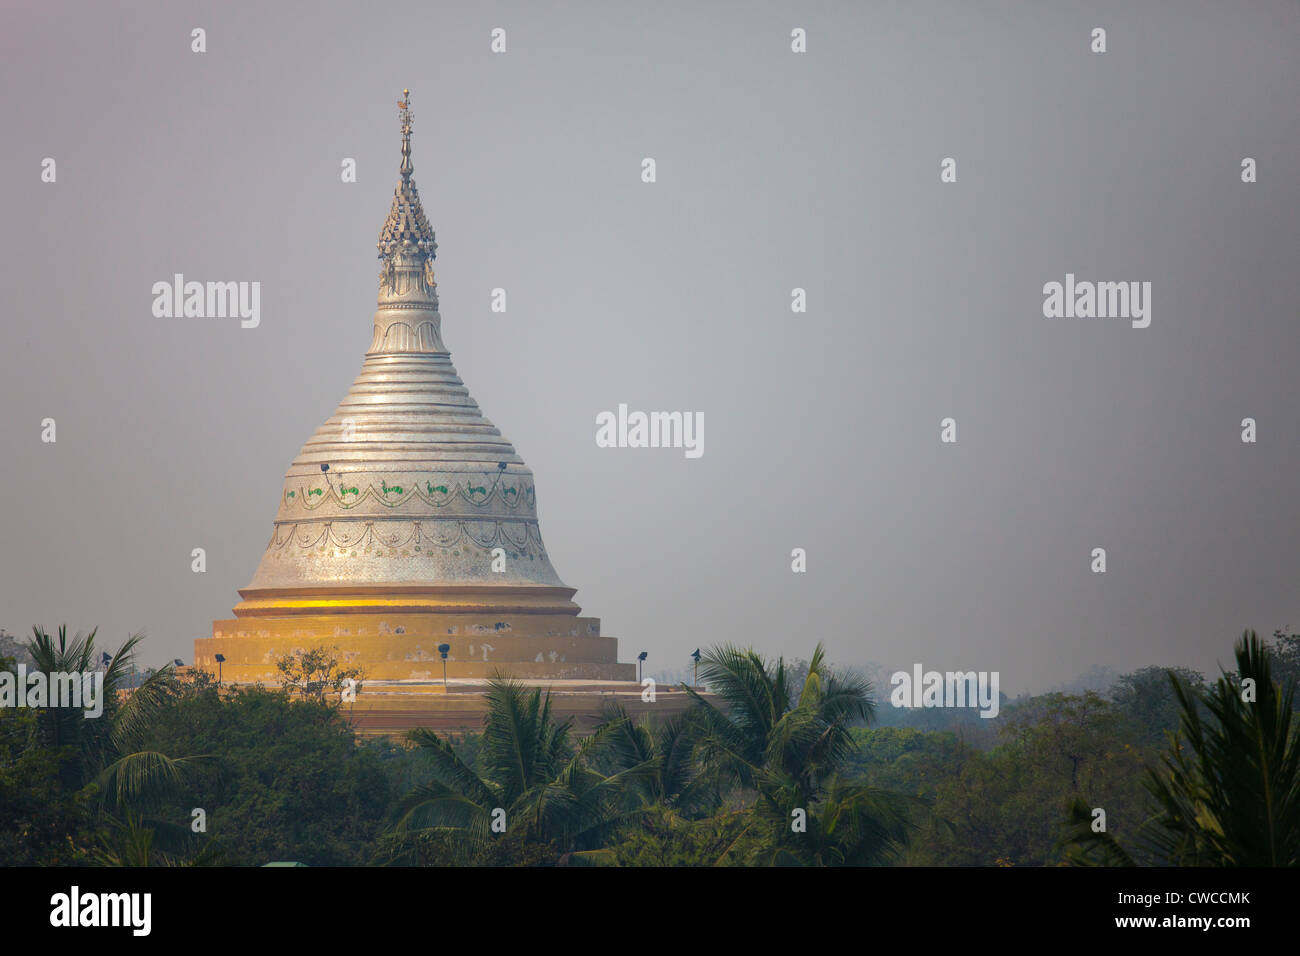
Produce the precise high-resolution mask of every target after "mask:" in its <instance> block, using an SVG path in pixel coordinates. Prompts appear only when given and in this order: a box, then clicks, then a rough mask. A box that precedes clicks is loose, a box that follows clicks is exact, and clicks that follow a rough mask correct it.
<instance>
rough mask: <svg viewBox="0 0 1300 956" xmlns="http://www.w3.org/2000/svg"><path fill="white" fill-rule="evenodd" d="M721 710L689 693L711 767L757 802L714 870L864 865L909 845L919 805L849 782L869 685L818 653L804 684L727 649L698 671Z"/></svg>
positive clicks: (747, 653)
mask: <svg viewBox="0 0 1300 956" xmlns="http://www.w3.org/2000/svg"><path fill="white" fill-rule="evenodd" d="M700 674H701V677H702V678H703V680H704V683H705V685H706V686H707V687H708V689H709V690H710V691H711V692H712V694H713V695H715V696H716V698H717V699H718V701H719V703H717V704H715V703H714V702H713V701H712V700H710V699H709V698H706V697H704V696H703V695H701V694H699V693H697V692H696V691H694V690H691V689H689V688H688V691H689V692H690V693H691V695H692V696H693V697H695V699H696V707H695V709H694V710H693V711H692V713H691V719H692V721H693V723H694V727H695V731H694V732H695V733H696V735H697V738H698V740H699V742H700V748H701V755H702V758H703V759H704V760H705V762H717V764H718V766H719V767H720V768H721V769H722V771H723V772H724V773H726V774H728V775H729V776H730V777H731V778H732V779H733V780H734V781H735V783H737V784H738V785H739V786H740V787H742V788H744V789H747V790H751V791H753V792H754V794H755V802H754V803H753V805H752V806H751V807H750V808H749V809H748V811H747V812H748V814H749V823H748V825H747V826H746V827H745V829H744V830H743V832H742V833H741V835H740V837H739V838H738V839H737V840H736V841H735V842H734V843H733V845H732V847H731V848H730V849H729V850H728V851H727V852H725V853H724V854H723V856H722V857H720V858H719V861H718V862H728V861H740V862H750V863H765V864H773V863H781V864H786V863H791V864H804V865H837V864H853V865H867V864H874V863H882V862H885V861H887V860H888V859H889V858H890V857H891V856H892V855H893V854H894V853H896V852H897V851H899V850H901V848H902V847H903V846H904V845H905V844H906V842H907V840H908V838H909V836H910V833H911V831H912V823H911V818H912V810H913V804H914V803H915V801H913V800H910V799H909V798H906V797H903V796H901V795H898V794H893V793H890V792H887V791H882V790H878V789H875V788H872V787H866V786H862V785H858V784H851V783H847V782H845V781H843V780H842V779H841V778H840V776H839V771H840V770H841V769H842V768H843V767H844V766H845V764H846V762H847V758H848V757H849V756H850V755H851V754H852V753H853V751H854V749H855V748H856V744H855V743H854V741H853V737H852V735H851V733H850V728H851V727H852V726H853V725H854V723H856V722H860V721H867V720H869V719H870V718H871V717H872V716H873V715H874V708H873V704H872V700H871V685H870V684H869V683H868V682H867V681H865V680H863V679H862V678H860V677H857V676H856V675H852V674H849V675H843V674H837V673H835V672H834V671H833V670H832V669H831V668H830V666H829V664H828V663H827V662H826V656H825V652H824V650H823V648H822V646H821V645H820V644H818V645H817V648H816V650H815V651H814V652H813V656H812V659H811V660H810V661H809V663H808V672H807V674H806V676H805V677H804V680H803V684H802V686H801V687H799V688H797V690H798V693H797V695H796V694H795V693H794V691H795V690H796V688H794V687H792V686H790V685H791V681H790V677H789V672H788V670H787V668H786V666H785V662H784V660H777V662H776V663H775V664H769V663H768V662H766V661H764V660H763V658H761V657H760V656H759V655H758V654H756V653H755V652H754V651H752V650H740V649H738V648H735V647H732V646H722V647H719V648H716V649H714V650H711V651H710V652H709V654H708V655H707V656H706V657H704V658H702V659H701V661H700Z"/></svg>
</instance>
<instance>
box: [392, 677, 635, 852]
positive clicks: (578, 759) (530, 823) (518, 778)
mask: <svg viewBox="0 0 1300 956" xmlns="http://www.w3.org/2000/svg"><path fill="white" fill-rule="evenodd" d="M487 703H488V713H487V716H486V718H485V720H484V726H483V735H482V737H481V739H480V741H479V751H478V761H477V763H478V766H477V768H476V767H471V766H470V765H469V764H467V763H466V762H465V761H464V760H463V759H462V757H461V755H460V754H458V753H457V752H456V748H455V746H454V745H453V744H452V743H451V742H450V741H448V740H446V739H444V738H442V737H439V736H438V735H437V734H435V733H433V732H432V731H429V730H424V729H420V730H413V731H411V732H410V734H409V735H408V736H409V739H410V740H411V741H412V742H414V743H415V744H417V745H418V746H419V747H420V748H422V749H423V751H424V753H425V754H426V755H427V756H428V757H429V759H430V761H431V764H432V769H433V779H432V780H430V781H429V782H427V783H425V784H423V785H422V786H419V787H416V788H415V789H414V790H412V791H411V792H410V793H409V794H407V795H406V797H405V798H403V799H402V800H401V801H399V803H398V804H397V807H396V809H395V811H394V814H393V828H392V832H391V834H390V837H391V840H390V846H389V848H388V852H389V854H390V858H394V859H396V858H398V857H399V855H400V854H398V853H397V852H396V851H395V849H394V845H396V846H400V837H401V835H402V834H412V835H415V836H416V838H417V840H419V841H422V842H423V844H424V845H425V846H426V847H427V846H429V845H433V846H436V847H443V846H446V847H454V848H455V853H454V856H453V860H454V862H459V863H469V864H473V863H484V862H487V863H491V864H497V863H501V862H504V861H506V860H511V861H517V860H519V859H520V858H521V857H522V858H525V859H528V860H531V861H533V862H539V861H541V860H544V859H547V858H548V854H549V859H550V860H551V861H552V862H554V861H556V859H557V858H558V856H559V855H560V854H562V853H569V852H572V851H575V850H587V849H593V848H595V847H596V846H598V845H599V842H600V839H601V837H602V836H603V835H605V834H607V833H608V832H610V831H611V830H612V829H613V828H614V827H616V826H617V824H618V822H619V821H620V819H622V817H623V816H624V815H625V812H626V811H625V810H624V809H623V805H622V804H623V796H624V793H625V788H626V787H629V786H635V785H638V784H639V783H640V782H642V781H644V780H645V779H647V778H649V777H650V776H651V774H652V773H653V765H652V762H651V761H648V760H647V761H643V762H640V763H637V764H635V765H633V766H630V767H624V768H622V769H619V770H617V771H615V772H613V773H610V774H603V773H601V772H600V771H598V770H597V769H596V764H597V762H598V761H597V759H596V758H597V755H598V753H599V752H600V750H601V749H602V748H604V747H606V746H608V744H609V741H610V740H611V739H612V738H613V737H614V736H615V733H616V731H615V729H614V727H612V726H609V727H606V728H603V729H601V730H598V731H597V732H596V733H595V734H593V735H592V736H591V737H588V738H587V739H585V740H584V741H582V742H581V743H580V744H578V745H577V746H575V745H574V744H573V743H572V742H571V740H570V736H569V735H570V728H571V721H570V720H568V719H566V720H556V719H555V718H554V717H553V716H552V714H551V700H550V695H549V694H547V695H545V696H543V695H542V692H541V690H540V689H538V688H533V689H531V690H529V689H528V688H526V687H524V686H523V685H522V684H520V683H518V682H516V681H511V680H506V679H495V680H493V681H491V683H490V685H489V689H488V694H487ZM502 827H504V830H502V829H501V828H502ZM453 835H454V836H456V837H458V838H459V839H457V840H454V841H452V840H449V839H448V838H449V837H451V836H453ZM418 849H419V844H417V846H416V852H418Z"/></svg>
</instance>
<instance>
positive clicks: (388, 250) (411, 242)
mask: <svg viewBox="0 0 1300 956" xmlns="http://www.w3.org/2000/svg"><path fill="white" fill-rule="evenodd" d="M397 108H398V110H399V112H398V117H399V118H400V119H401V122H402V165H401V167H400V171H401V174H402V178H401V180H400V181H399V182H398V184H397V189H396V190H395V191H394V193H393V205H392V207H391V208H390V209H389V211H388V218H387V219H386V220H385V221H384V227H383V229H381V230H380V231H379V242H378V243H377V246H378V248H379V257H380V258H381V259H383V260H385V261H384V265H383V271H382V274H381V276H380V278H381V281H382V283H383V284H384V287H385V288H387V289H389V290H390V291H395V290H396V289H397V287H398V285H400V284H401V283H400V282H399V281H398V280H399V277H398V275H397V273H398V271H400V270H402V269H405V268H408V267H409V268H410V269H412V270H414V271H417V274H418V275H420V276H422V279H423V285H424V287H425V289H426V291H427V292H428V293H429V294H430V295H431V296H433V302H434V308H437V298H436V293H434V292H433V289H434V282H433V268H432V266H431V265H430V263H429V262H428V260H430V259H432V258H433V257H434V255H435V254H436V250H437V248H438V243H437V242H436V241H435V239H434V235H433V227H432V226H430V225H429V220H428V219H427V218H426V217H425V215H424V208H423V207H422V206H421V205H420V194H419V192H418V191H417V190H416V188H415V181H414V180H413V179H412V178H411V174H412V173H414V172H415V167H414V166H413V165H412V164H411V124H412V122H414V120H415V116H414V114H413V113H412V112H411V91H410V90H402V98H401V99H400V100H398V101H397ZM403 281H404V280H403ZM416 281H419V280H416Z"/></svg>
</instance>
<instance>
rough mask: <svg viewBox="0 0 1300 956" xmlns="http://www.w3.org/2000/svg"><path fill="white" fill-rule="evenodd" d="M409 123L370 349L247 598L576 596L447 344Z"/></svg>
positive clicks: (288, 483) (528, 482)
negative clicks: (398, 589) (332, 593)
mask: <svg viewBox="0 0 1300 956" xmlns="http://www.w3.org/2000/svg"><path fill="white" fill-rule="evenodd" d="M400 105H402V106H403V109H405V108H406V104H405V103H403V104H400ZM403 120H404V122H403V137H402V166H401V181H400V182H399V184H398V186H397V189H396V190H395V191H394V196H393V204H392V207H391V209H390V211H389V214H388V219H387V220H386V221H385V223H384V227H383V229H382V230H381V232H380V240H379V243H378V248H379V258H380V260H381V264H382V267H381V271H380V292H379V304H378V308H377V309H376V312H375V320H374V336H373V339H372V341H371V346H370V350H369V351H368V352H367V353H366V357H365V361H364V363H363V364H362V366H361V372H360V374H359V375H358V376H357V378H356V381H354V382H353V383H352V388H351V389H350V390H349V391H348V393H347V395H346V396H344V398H343V400H342V402H340V403H339V406H338V408H337V409H336V410H335V413H334V415H333V416H332V417H331V418H330V419H329V420H328V421H326V422H325V424H323V425H322V426H321V427H320V428H318V429H317V430H316V433H315V434H314V435H313V436H312V437H311V438H310V439H309V440H308V441H307V443H306V444H305V445H304V446H303V448H302V450H301V451H300V452H299V453H298V457H297V458H295V459H294V462H293V464H292V465H291V466H290V468H289V471H288V473H287V474H286V475H285V482H284V489H283V491H282V493H281V497H280V508H279V511H278V513H277V514H276V518H275V530H274V532H273V533H272V535H271V540H270V542H269V543H268V545H267V549H266V553H265V555H264V556H263V558H262V562H261V564H260V565H259V566H258V569H257V572H256V574H255V575H254V576H253V581H252V583H251V584H250V585H249V588H248V589H245V593H247V592H248V591H261V590H263V589H284V588H289V589H302V588H309V589H319V588H337V587H339V586H347V585H355V586H364V587H373V586H379V585H399V586H413V585H421V586H438V587H441V586H451V587H454V586H463V585H472V586H483V585H500V586H508V587H515V588H517V587H520V586H527V585H532V586H542V587H559V588H563V587H564V584H563V583H562V582H561V581H560V579H559V577H558V576H557V575H556V573H555V570H554V569H553V568H552V567H551V563H550V560H549V559H548V558H547V556H546V551H545V548H544V547H543V545H542V538H541V533H540V531H539V530H538V526H537V502H536V493H535V491H534V488H533V475H532V472H531V471H530V470H529V469H528V468H527V467H526V466H525V465H524V462H523V459H522V458H520V457H519V455H518V454H517V453H516V452H515V450H514V448H513V447H512V446H511V444H510V442H509V441H507V440H506V439H505V438H504V437H503V436H502V435H501V432H500V431H498V430H497V428H496V427H495V426H494V425H493V424H492V423H491V422H490V421H488V420H487V419H486V418H485V417H484V416H483V414H482V412H481V411H480V410H479V407H478V405H477V403H475V401H474V399H473V398H471V397H470V394H469V391H468V389H466V387H465V383H464V382H462V381H461V379H460V377H459V376H458V375H457V374H456V369H455V367H454V366H453V365H452V363H451V355H450V354H449V353H448V352H447V350H446V348H445V346H444V345H443V342H442V317H441V315H440V314H439V312H438V298H437V286H436V283H435V282H434V277H433V267H432V261H433V258H434V255H435V250H436V247H437V244H436V242H435V240H434V234H433V230H432V229H431V228H430V227H429V223H428V219H427V218H426V217H425V214H424V210H423V208H422V207H421V205H420V198H419V193H418V191H417V190H416V188H415V183H414V181H413V180H412V178H411V173H412V166H411V160H410V126H409V113H404V114H403ZM322 466H328V468H327V470H325V469H323V468H322ZM497 549H500V550H499V551H498V550H497ZM503 561H504V566H503V564H502V562H503ZM494 562H495V569H494ZM570 593H571V592H570ZM570 606H572V605H570ZM575 610H576V609H575Z"/></svg>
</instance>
